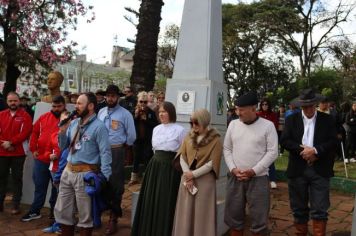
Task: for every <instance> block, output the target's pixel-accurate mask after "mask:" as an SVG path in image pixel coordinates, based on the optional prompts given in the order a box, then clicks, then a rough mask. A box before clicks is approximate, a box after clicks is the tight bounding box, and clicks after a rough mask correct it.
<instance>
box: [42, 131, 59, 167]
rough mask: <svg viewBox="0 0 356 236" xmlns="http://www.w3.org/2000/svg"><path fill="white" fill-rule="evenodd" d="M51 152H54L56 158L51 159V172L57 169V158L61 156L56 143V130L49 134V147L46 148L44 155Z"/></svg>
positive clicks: (48, 154)
mask: <svg viewBox="0 0 356 236" xmlns="http://www.w3.org/2000/svg"><path fill="white" fill-rule="evenodd" d="M51 154H56V156H57V159H56V160H54V161H53V166H52V168H49V170H50V171H51V172H54V173H55V172H57V170H58V160H59V158H60V156H61V150H60V148H59V145H58V132H55V133H53V134H52V136H51V143H50V149H48V150H46V152H45V156H48V157H49V156H50V155H51Z"/></svg>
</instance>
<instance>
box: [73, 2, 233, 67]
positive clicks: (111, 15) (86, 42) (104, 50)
mask: <svg viewBox="0 0 356 236" xmlns="http://www.w3.org/2000/svg"><path fill="white" fill-rule="evenodd" d="M222 2H223V3H237V2H238V1H237V0H222ZM85 3H87V4H90V5H93V6H94V12H95V18H96V19H95V20H94V21H93V22H92V23H86V20H84V19H82V20H80V21H79V24H78V27H77V28H78V29H77V30H76V31H73V32H70V39H71V40H74V41H76V42H77V43H78V44H79V46H78V47H77V49H78V52H79V53H82V54H86V55H87V60H88V61H92V62H94V63H105V62H106V61H110V58H111V51H112V47H113V45H119V46H123V47H128V48H133V47H134V45H133V44H132V43H129V42H128V41H127V38H134V36H135V34H136V28H135V27H134V26H133V25H132V24H131V23H129V22H128V21H127V20H125V19H124V15H130V14H128V12H127V11H126V10H125V9H124V7H131V8H133V9H137V10H138V9H139V7H140V2H139V1H138V0H87V1H85ZM164 3H165V4H164V6H163V8H162V13H161V17H162V21H161V25H160V27H161V32H163V31H164V29H165V27H166V26H167V25H169V24H177V25H180V23H181V18H182V14H183V7H184V0H164ZM116 36H117V40H115V39H114V38H115V37H116ZM104 57H105V58H104Z"/></svg>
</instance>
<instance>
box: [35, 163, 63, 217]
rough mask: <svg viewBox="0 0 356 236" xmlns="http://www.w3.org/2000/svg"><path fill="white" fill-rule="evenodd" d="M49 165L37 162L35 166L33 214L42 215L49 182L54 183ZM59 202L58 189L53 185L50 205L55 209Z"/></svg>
mask: <svg viewBox="0 0 356 236" xmlns="http://www.w3.org/2000/svg"><path fill="white" fill-rule="evenodd" d="M48 168H49V164H46V163H44V162H41V161H39V160H35V163H34V166H33V173H32V179H33V183H34V184H35V193H34V198H33V202H32V205H31V209H30V212H31V213H38V214H39V213H40V211H41V209H42V207H43V205H44V203H45V201H46V195H47V188H48V184H49V182H51V183H52V176H51V171H50V170H49V169H48ZM56 200H57V189H56V188H55V187H54V186H53V185H52V191H51V197H50V199H49V204H50V206H51V208H54V206H55V205H56Z"/></svg>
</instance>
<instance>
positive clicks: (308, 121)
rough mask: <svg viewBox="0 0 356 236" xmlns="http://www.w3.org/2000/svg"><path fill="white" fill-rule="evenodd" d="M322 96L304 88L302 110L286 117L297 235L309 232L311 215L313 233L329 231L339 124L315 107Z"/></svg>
mask: <svg viewBox="0 0 356 236" xmlns="http://www.w3.org/2000/svg"><path fill="white" fill-rule="evenodd" d="M321 98H322V96H321V95H318V94H315V93H314V91H313V90H312V89H306V90H303V91H302V92H301V95H300V96H299V97H298V98H297V99H296V100H295V103H296V105H297V106H300V107H301V108H302V111H301V112H299V113H296V114H293V115H291V116H289V117H288V118H287V119H286V123H285V128H284V130H283V133H282V137H281V145H282V146H283V147H284V148H285V149H287V150H288V151H289V162H288V168H287V176H288V188H289V198H290V206H291V208H292V211H293V216H294V223H295V224H294V225H295V227H296V230H297V235H305V236H306V235H307V233H308V221H309V217H311V219H312V220H313V235H325V232H326V222H327V220H328V213H327V211H328V208H329V207H330V199H329V189H330V177H332V176H333V175H334V173H333V165H334V151H335V148H336V126H335V123H334V119H333V118H332V117H331V116H330V115H328V114H325V113H322V112H317V111H316V104H317V103H318V101H320V99H321Z"/></svg>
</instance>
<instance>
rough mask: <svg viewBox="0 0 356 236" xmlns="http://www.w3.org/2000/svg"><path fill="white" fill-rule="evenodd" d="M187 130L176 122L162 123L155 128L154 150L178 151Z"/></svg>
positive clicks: (153, 135)
mask: <svg viewBox="0 0 356 236" xmlns="http://www.w3.org/2000/svg"><path fill="white" fill-rule="evenodd" d="M185 135H186V131H185V130H184V128H183V127H182V126H180V125H177V124H175V123H168V124H160V125H158V126H156V127H155V128H154V129H153V134H152V149H153V151H156V150H161V151H171V152H176V151H178V149H179V147H180V145H181V144H182V142H183V139H184V137H185Z"/></svg>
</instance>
